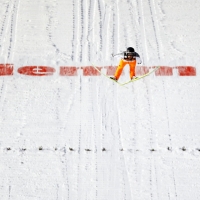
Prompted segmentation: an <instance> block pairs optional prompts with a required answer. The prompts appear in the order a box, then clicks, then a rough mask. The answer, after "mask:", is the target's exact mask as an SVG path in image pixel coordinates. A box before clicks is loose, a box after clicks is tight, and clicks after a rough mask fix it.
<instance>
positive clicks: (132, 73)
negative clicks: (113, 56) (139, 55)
mask: <svg viewBox="0 0 200 200" xmlns="http://www.w3.org/2000/svg"><path fill="white" fill-rule="evenodd" d="M126 64H129V66H130V78H132V77H133V76H135V66H136V59H134V60H125V59H121V60H120V62H119V65H118V67H117V70H116V72H115V78H116V79H117V80H118V79H119V77H120V75H121V73H122V70H123V68H124V67H125V65H126Z"/></svg>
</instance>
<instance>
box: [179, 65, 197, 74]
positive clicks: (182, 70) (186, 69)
mask: <svg viewBox="0 0 200 200" xmlns="http://www.w3.org/2000/svg"><path fill="white" fill-rule="evenodd" d="M177 69H178V74H179V76H196V68H195V67H192V66H178V67H177Z"/></svg>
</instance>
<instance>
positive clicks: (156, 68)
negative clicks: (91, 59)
mask: <svg viewBox="0 0 200 200" xmlns="http://www.w3.org/2000/svg"><path fill="white" fill-rule="evenodd" d="M92 67H94V68H95V69H96V70H97V71H98V72H99V73H100V74H102V75H103V76H105V77H106V78H108V79H109V80H111V81H113V82H115V83H117V84H119V85H120V86H124V87H125V85H127V84H128V83H131V82H135V81H138V80H140V79H142V78H144V77H146V76H149V75H150V74H152V73H153V72H155V71H156V70H158V69H159V68H160V66H157V67H155V69H153V70H152V71H150V72H148V73H146V74H144V75H142V76H138V77H136V78H134V79H132V80H129V81H127V82H125V83H120V82H118V81H115V80H113V79H111V78H110V76H107V75H106V74H104V73H102V72H101V70H99V69H98V68H97V67H96V66H95V65H92Z"/></svg>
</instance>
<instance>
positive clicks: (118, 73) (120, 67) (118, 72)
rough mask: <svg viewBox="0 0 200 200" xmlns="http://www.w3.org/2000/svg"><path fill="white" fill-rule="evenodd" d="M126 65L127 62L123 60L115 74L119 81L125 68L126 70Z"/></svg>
mask: <svg viewBox="0 0 200 200" xmlns="http://www.w3.org/2000/svg"><path fill="white" fill-rule="evenodd" d="M125 65H126V62H124V61H123V60H120V63H119V65H118V67H117V70H116V72H115V78H116V79H117V80H118V79H119V77H120V75H121V73H122V70H123V68H124V66H125Z"/></svg>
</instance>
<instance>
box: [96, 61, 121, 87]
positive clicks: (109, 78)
mask: <svg viewBox="0 0 200 200" xmlns="http://www.w3.org/2000/svg"><path fill="white" fill-rule="evenodd" d="M92 67H94V68H95V69H96V70H97V71H98V72H99V73H100V74H102V75H103V76H105V77H106V78H108V79H109V80H111V81H113V82H115V83H117V84H119V85H120V86H123V83H119V82H118V81H115V80H113V79H111V78H110V76H107V75H106V74H104V73H102V72H101V70H99V69H98V68H97V67H96V66H95V65H92Z"/></svg>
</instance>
